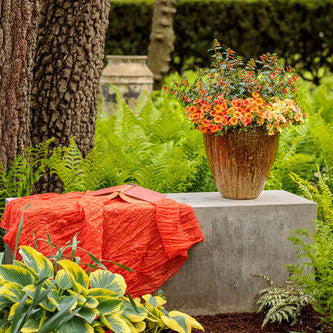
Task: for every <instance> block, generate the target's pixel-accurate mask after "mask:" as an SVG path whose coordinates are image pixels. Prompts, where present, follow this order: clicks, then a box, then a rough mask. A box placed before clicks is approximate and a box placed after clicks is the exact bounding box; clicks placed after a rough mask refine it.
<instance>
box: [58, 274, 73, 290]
mask: <svg viewBox="0 0 333 333" xmlns="http://www.w3.org/2000/svg"><path fill="white" fill-rule="evenodd" d="M55 280H56V283H57V285H58V286H59V288H61V289H65V290H67V289H70V288H72V283H71V281H70V280H69V277H68V275H67V273H66V271H65V270H64V269H61V270H60V271H58V273H57V274H56V276H55Z"/></svg>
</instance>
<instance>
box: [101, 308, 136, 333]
mask: <svg viewBox="0 0 333 333" xmlns="http://www.w3.org/2000/svg"><path fill="white" fill-rule="evenodd" d="M101 322H102V323H103V324H104V325H105V326H106V327H107V328H109V329H110V330H112V331H114V332H117V333H131V329H130V328H129V326H128V324H127V322H126V320H125V319H123V318H122V317H121V315H120V314H118V313H114V314H110V315H106V316H104V315H101Z"/></svg>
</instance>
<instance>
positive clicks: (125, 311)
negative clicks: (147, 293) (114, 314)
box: [121, 298, 147, 323]
mask: <svg viewBox="0 0 333 333" xmlns="http://www.w3.org/2000/svg"><path fill="white" fill-rule="evenodd" d="M134 302H135V304H136V309H135V308H134V307H133V305H132V303H131V302H130V301H129V300H128V299H127V298H124V299H123V302H122V305H121V311H122V314H121V315H122V316H123V317H124V318H125V319H128V320H129V321H131V322H133V323H138V322H141V321H143V320H145V318H146V317H147V311H146V309H145V308H144V306H143V305H142V304H141V303H140V302H137V301H135V300H134Z"/></svg>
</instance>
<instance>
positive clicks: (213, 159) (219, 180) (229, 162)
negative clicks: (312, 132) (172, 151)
mask: <svg viewBox="0 0 333 333" xmlns="http://www.w3.org/2000/svg"><path fill="white" fill-rule="evenodd" d="M204 144H205V149H206V154H207V158H208V162H209V166H210V168H211V171H212V174H213V177H214V180H215V184H216V186H217V188H218V190H219V192H220V194H221V196H222V197H225V198H229V199H256V198H257V197H258V196H259V195H260V193H261V192H262V190H263V189H264V186H265V183H266V181H267V179H268V176H269V172H270V170H271V168H272V166H273V163H274V160H275V157H276V153H277V150H278V147H279V134H274V135H268V134H267V131H266V130H265V129H264V128H262V127H253V128H248V129H247V130H246V131H244V130H233V131H232V132H229V133H226V134H224V135H218V136H217V135H214V134H204Z"/></svg>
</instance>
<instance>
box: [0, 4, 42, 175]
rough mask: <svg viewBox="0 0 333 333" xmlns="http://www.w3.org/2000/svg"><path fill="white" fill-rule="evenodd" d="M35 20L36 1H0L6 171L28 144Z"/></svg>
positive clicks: (0, 151)
mask: <svg viewBox="0 0 333 333" xmlns="http://www.w3.org/2000/svg"><path fill="white" fill-rule="evenodd" d="M37 16H38V2H37V1H36V0H0V141H1V144H0V161H1V162H2V163H3V165H4V167H5V169H7V168H9V166H10V165H11V163H12V161H13V160H14V158H15V157H16V155H17V154H20V153H22V152H23V151H24V149H25V148H26V147H27V146H28V145H29V144H30V129H31V122H30V110H29V102H30V97H29V96H30V94H29V93H30V85H31V77H32V76H31V74H32V64H33V63H32V59H33V54H34V49H35V41H36V28H37V23H36V22H37Z"/></svg>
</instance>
